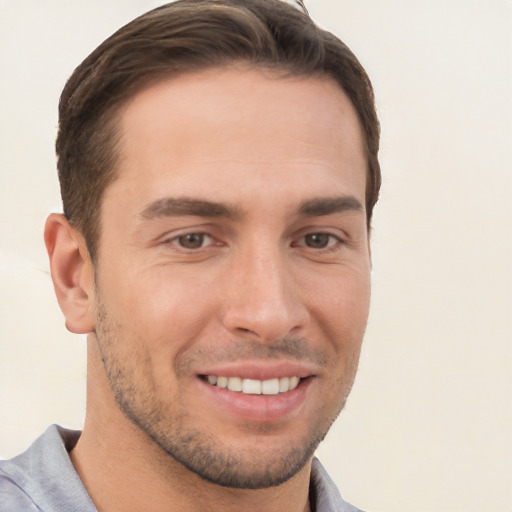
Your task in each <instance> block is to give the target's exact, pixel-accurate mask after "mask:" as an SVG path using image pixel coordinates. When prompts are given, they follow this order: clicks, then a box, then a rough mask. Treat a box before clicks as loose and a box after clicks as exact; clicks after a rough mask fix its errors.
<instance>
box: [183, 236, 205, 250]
mask: <svg viewBox="0 0 512 512" xmlns="http://www.w3.org/2000/svg"><path fill="white" fill-rule="evenodd" d="M206 236H207V235H205V234H204V233H189V234H187V235H183V236H179V237H178V238H177V239H176V240H177V242H178V244H179V245H180V246H181V247H183V248H184V249H200V248H201V247H203V244H204V242H205V238H206Z"/></svg>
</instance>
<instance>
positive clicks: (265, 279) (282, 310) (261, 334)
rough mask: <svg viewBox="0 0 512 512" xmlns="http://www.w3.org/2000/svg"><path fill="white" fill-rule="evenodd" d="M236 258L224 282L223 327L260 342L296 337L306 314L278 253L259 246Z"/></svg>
mask: <svg viewBox="0 0 512 512" xmlns="http://www.w3.org/2000/svg"><path fill="white" fill-rule="evenodd" d="M235 259H236V261H235V262H232V265H231V267H230V269H229V276H228V277H227V279H226V281H225V284H226V287H227V289H226V290H225V291H226V294H225V299H226V300H225V302H224V304H223V319H222V320H223V324H224V327H225V328H226V329H227V330H228V331H230V332H231V333H233V334H236V335H238V336H240V335H241V334H245V335H247V334H248V333H250V334H252V335H253V336H255V337H256V338H257V339H259V340H261V341H263V342H272V341H276V340H279V339H282V338H284V337H286V336H289V335H292V334H293V335H298V334H299V333H300V331H301V330H302V329H303V328H304V327H305V326H306V325H307V322H308V318H309V313H308V309H307V307H306V304H305V303H304V302H303V300H302V299H301V294H300V293H299V292H300V290H299V287H298V283H297V282H296V280H295V279H294V275H293V272H292V270H291V269H290V265H289V264H287V262H286V261H285V260H286V258H284V257H283V255H282V254H281V251H279V250H278V249H274V250H265V249H263V248H261V247H260V248H259V249H257V250H252V251H246V252H245V253H244V254H241V255H239V256H238V257H237V258H235Z"/></svg>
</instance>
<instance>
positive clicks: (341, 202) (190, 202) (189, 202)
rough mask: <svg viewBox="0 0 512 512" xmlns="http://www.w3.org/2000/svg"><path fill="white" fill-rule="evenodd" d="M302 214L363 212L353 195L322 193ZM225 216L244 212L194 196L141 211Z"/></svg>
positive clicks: (302, 206) (149, 216)
mask: <svg viewBox="0 0 512 512" xmlns="http://www.w3.org/2000/svg"><path fill="white" fill-rule="evenodd" d="M297 211H298V214H299V215H300V216H302V217H321V216H322V215H331V214H333V213H342V212H345V211H356V212H363V211H364V208H363V205H362V204H361V202H360V201H359V200H358V199H356V198H355V197H353V196H337V197H319V198H313V199H308V200H307V201H304V202H302V203H301V204H300V205H299V208H298V210H297ZM187 215H190V216H196V217H223V218H227V219H232V220H240V219H241V218H242V217H243V212H242V210H240V208H238V207H236V206H233V205H230V204H229V203H218V202H215V201H206V200H203V199H194V198H191V197H179V198H177V197H166V198H163V199H157V200H156V201H153V202H152V203H149V204H148V205H147V206H146V207H145V208H144V209H143V210H142V212H141V214H140V216H141V217H142V218H143V219H144V220H151V219H156V218H160V217H180V216H187Z"/></svg>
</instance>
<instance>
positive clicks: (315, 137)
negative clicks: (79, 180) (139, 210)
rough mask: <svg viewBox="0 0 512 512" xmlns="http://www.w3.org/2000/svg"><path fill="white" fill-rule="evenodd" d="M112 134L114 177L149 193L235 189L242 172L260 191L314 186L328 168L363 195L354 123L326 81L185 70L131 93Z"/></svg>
mask: <svg viewBox="0 0 512 512" xmlns="http://www.w3.org/2000/svg"><path fill="white" fill-rule="evenodd" d="M119 128H120V133H121V144H120V153H121V155H120V173H119V178H118V180H117V181H120V182H125V183H126V184H128V183H129V182H132V185H134V186H135V183H136V182H137V181H142V182H143V188H144V189H145V190H146V189H148V188H150V187H151V186H152V185H151V184H153V186H154V189H153V190H152V192H153V193H154V194H156V193H157V190H158V187H161V186H162V184H163V182H164V181H165V183H166V186H171V184H174V186H175V187H176V188H177V189H178V190H180V192H181V193H183V194H184V195H195V194H196V192H197V190H198V189H201V193H203V194H205V195H208V194H214V193H219V192H220V191H222V189H229V188H233V187H234V186H235V185H238V186H240V187H244V186H246V185H248V184H247V176H248V175H250V177H251V182H252V186H254V187H255V188H256V189H258V188H260V189H261V188H264V187H265V186H267V185H268V184H269V183H271V182H272V180H273V178H274V177H275V175H276V173H278V174H280V175H282V178H283V179H284V180H285V181H286V180H289V179H295V180H296V179H306V178H307V180H308V181H309V182H310V183H314V182H315V181H318V182H319V181H320V180H322V179H323V180H324V181H325V177H326V172H327V174H328V173H329V172H330V173H333V174H337V175H339V176H341V175H342V174H344V179H346V180H348V181H351V182H352V185H353V186H357V188H361V186H362V189H363V195H364V183H365V181H366V156H365V151H364V143H363V136H362V130H361V126H360V122H359V120H358V117H357V113H356V111H355V109H354V107H353V105H352V104H351V102H350V100H349V99H348V97H347V96H346V94H345V93H344V92H343V90H342V89H341V88H340V86H339V85H338V84H337V83H335V82H334V81H333V80H331V79H329V78H326V77H289V76H287V77H284V76H283V75H282V74H281V75H279V74H277V73H276V72H274V71H271V70H267V69H254V68H248V67H242V66H238V67H237V66H233V67H226V68H213V69H209V70H206V71H201V72H195V73H188V74H184V75H181V76H178V77H173V78H171V79H168V80H164V81H161V82H159V83H157V84H154V85H152V86H150V87H148V88H147V89H145V90H143V91H141V92H139V93H138V94H137V95H136V96H134V97H133V98H132V99H131V100H130V101H129V102H128V103H127V104H126V105H125V107H124V108H123V109H122V111H121V112H120V116H119ZM319 168H321V169H322V170H323V171H325V172H324V173H322V172H319ZM206 175H207V176H208V180H209V182H210V183H209V185H210V188H208V189H205V188H204V187H202V181H204V179H205V176H206ZM324 184H325V183H324ZM319 185H320V184H319ZM138 186H140V184H139V185H138ZM107 192H108V191H107Z"/></svg>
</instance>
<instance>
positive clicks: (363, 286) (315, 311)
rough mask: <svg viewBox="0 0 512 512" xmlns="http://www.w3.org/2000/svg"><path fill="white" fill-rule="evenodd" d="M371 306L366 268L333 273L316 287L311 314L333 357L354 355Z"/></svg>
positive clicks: (342, 357)
mask: <svg viewBox="0 0 512 512" xmlns="http://www.w3.org/2000/svg"><path fill="white" fill-rule="evenodd" d="M369 307H370V279H369V272H361V273H346V274H344V275H340V276H332V278H331V279H327V280H324V281H323V286H322V287H317V289H316V290H315V297H314V298H313V299H312V306H311V314H312V317H313V318H314V319H315V324H316V327H317V328H318V329H320V331H321V332H322V333H323V335H324V336H325V337H326V338H327V339H328V340H329V342H330V345H331V347H332V350H333V351H334V352H335V355H336V357H335V360H340V359H342V360H347V364H350V362H349V361H348V360H349V359H355V360H356V364H357V359H358V357H359V351H360V346H361V342H362V339H363V335H364V332H365V329H366V323H367V320H368V312H369Z"/></svg>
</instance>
